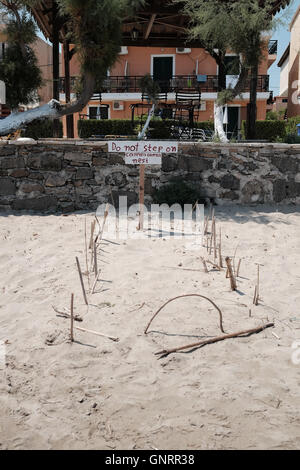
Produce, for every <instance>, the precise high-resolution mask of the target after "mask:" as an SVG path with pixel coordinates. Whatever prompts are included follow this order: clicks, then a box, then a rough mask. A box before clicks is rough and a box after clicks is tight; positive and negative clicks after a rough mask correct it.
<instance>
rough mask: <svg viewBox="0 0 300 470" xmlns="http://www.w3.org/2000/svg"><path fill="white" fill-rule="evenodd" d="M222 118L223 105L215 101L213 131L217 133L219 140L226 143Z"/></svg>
mask: <svg viewBox="0 0 300 470" xmlns="http://www.w3.org/2000/svg"><path fill="white" fill-rule="evenodd" d="M223 118H224V113H223V105H222V104H218V103H217V102H215V110H214V123H215V133H216V134H217V136H218V137H219V139H220V141H221V142H223V143H227V142H228V139H227V136H226V133H225V131H224V125H223Z"/></svg>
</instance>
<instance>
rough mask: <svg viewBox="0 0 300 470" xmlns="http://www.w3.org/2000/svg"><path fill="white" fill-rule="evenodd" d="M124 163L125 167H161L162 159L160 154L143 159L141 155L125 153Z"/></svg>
mask: <svg viewBox="0 0 300 470" xmlns="http://www.w3.org/2000/svg"><path fill="white" fill-rule="evenodd" d="M125 163H126V164H127V165H161V163H162V157H161V155H160V154H158V155H156V154H155V155H149V156H147V157H145V156H144V155H143V154H131V153H125Z"/></svg>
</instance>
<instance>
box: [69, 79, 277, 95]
mask: <svg viewBox="0 0 300 470" xmlns="http://www.w3.org/2000/svg"><path fill="white" fill-rule="evenodd" d="M141 78H142V76H141V75H135V76H127V77H126V76H110V77H107V78H106V79H105V80H104V81H103V83H102V87H101V90H97V91H96V92H95V95H94V99H99V97H100V96H101V94H102V93H141V92H142V90H141V86H140V80H141ZM156 82H157V83H158V85H159V86H160V90H161V91H162V92H164V93H176V92H177V91H179V90H180V91H200V92H202V93H216V92H217V91H218V75H175V76H173V77H172V78H171V79H170V80H156ZM75 84H76V77H72V79H71V88H72V89H73V91H74V88H75ZM243 91H244V92H249V91H250V79H247V80H246V82H245V85H244V89H243ZM257 91H258V92H268V91H269V75H259V76H258V83H257ZM60 92H61V93H64V77H62V78H61V79H60Z"/></svg>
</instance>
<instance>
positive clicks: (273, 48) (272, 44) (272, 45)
mask: <svg viewBox="0 0 300 470" xmlns="http://www.w3.org/2000/svg"><path fill="white" fill-rule="evenodd" d="M277 49H278V41H275V40H273V39H272V40H271V41H269V46H268V50H269V55H276V54H277Z"/></svg>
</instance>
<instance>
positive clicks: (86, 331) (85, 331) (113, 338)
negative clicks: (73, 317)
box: [74, 326, 119, 341]
mask: <svg viewBox="0 0 300 470" xmlns="http://www.w3.org/2000/svg"><path fill="white" fill-rule="evenodd" d="M74 328H75V329H76V330H79V331H83V332H84V333H91V334H92V335H96V336H102V337H103V338H108V339H111V340H112V341H119V338H115V337H114V336H109V335H105V334H104V333H98V331H92V330H87V329H86V328H80V327H79V326H74Z"/></svg>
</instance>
